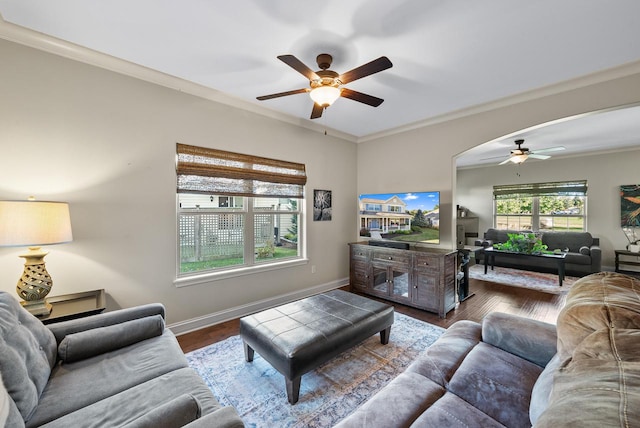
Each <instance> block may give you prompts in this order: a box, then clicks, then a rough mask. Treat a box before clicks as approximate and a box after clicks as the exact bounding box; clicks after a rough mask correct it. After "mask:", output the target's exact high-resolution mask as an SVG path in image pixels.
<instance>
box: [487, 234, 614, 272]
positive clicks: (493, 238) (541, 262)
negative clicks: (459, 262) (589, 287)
mask: <svg viewBox="0 0 640 428" xmlns="http://www.w3.org/2000/svg"><path fill="white" fill-rule="evenodd" d="M512 233H532V232H531V231H522V230H500V229H487V231H486V232H485V233H484V239H480V240H476V241H475V244H476V245H477V246H481V247H490V246H492V245H493V244H496V243H504V242H507V240H508V239H509V236H508V235H509V234H512ZM540 239H541V240H542V243H543V244H544V245H546V246H547V248H548V249H549V250H551V251H553V250H560V251H564V252H566V253H567V255H566V257H565V259H564V261H565V274H566V275H571V276H578V277H581V276H585V275H589V274H592V273H596V272H600V271H601V270H602V250H601V249H600V239H599V238H594V237H593V236H592V235H591V234H590V233H589V232H543V233H541V234H540ZM495 264H496V266H503V267H510V268H516V269H525V270H533V271H539V272H557V263H556V261H555V260H554V259H545V258H528V259H517V260H515V259H510V258H498V257H497V258H496V261H495Z"/></svg>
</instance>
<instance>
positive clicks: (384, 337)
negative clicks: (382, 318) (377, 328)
mask: <svg viewBox="0 0 640 428" xmlns="http://www.w3.org/2000/svg"><path fill="white" fill-rule="evenodd" d="M389 336H391V326H389V327H387V328H385V329H384V330H382V331H381V332H380V343H382V344H383V345H386V344H387V343H389Z"/></svg>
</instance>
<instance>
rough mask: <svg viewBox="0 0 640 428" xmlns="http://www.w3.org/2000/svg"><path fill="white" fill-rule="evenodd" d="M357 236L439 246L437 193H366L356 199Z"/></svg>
mask: <svg viewBox="0 0 640 428" xmlns="http://www.w3.org/2000/svg"><path fill="white" fill-rule="evenodd" d="M358 221H359V222H360V236H366V237H370V238H371V239H372V240H380V239H382V240H392V241H402V242H408V243H424V244H439V243H440V192H398V193H367V194H362V195H360V196H359V197H358Z"/></svg>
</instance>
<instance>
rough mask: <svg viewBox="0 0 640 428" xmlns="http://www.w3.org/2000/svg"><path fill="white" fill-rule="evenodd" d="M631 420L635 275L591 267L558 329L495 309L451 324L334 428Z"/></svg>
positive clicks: (639, 417)
mask: <svg viewBox="0 0 640 428" xmlns="http://www.w3.org/2000/svg"><path fill="white" fill-rule="evenodd" d="M391 338H392V340H393V335H392V336H391ZM639 423H640V280H638V279H636V278H632V277H629V276H625V275H622V274H617V273H613V272H600V273H595V274H592V275H589V276H586V277H584V278H581V279H580V280H578V281H577V282H576V283H575V284H574V285H573V287H572V288H571V290H570V291H569V293H568V296H567V301H566V304H565V307H564V308H563V309H562V311H561V312H560V314H559V316H558V319H557V326H556V325H553V324H547V323H543V322H540V321H535V320H531V319H528V318H522V317H517V316H514V315H509V314H504V313H491V314H489V315H487V316H486V317H485V319H484V320H483V321H482V323H476V322H472V321H458V322H456V323H454V324H453V325H452V326H451V327H450V328H449V329H447V331H446V332H445V333H444V334H443V335H442V336H441V337H440V338H439V339H438V340H437V341H436V342H435V343H434V344H433V345H432V346H430V347H429V348H428V349H427V350H426V351H425V352H424V353H423V354H421V355H420V356H419V357H418V358H417V359H416V360H415V361H414V362H413V363H412V364H411V365H410V366H409V367H408V368H407V369H406V370H405V372H404V373H402V374H400V375H399V376H398V377H397V378H395V379H394V380H393V381H391V382H390V383H389V384H388V385H387V386H386V387H384V388H383V389H382V390H381V391H379V392H378V393H377V394H376V395H374V396H373V397H372V398H371V399H369V400H368V401H367V402H366V403H365V404H363V405H362V406H361V407H360V408H358V409H357V410H356V411H355V412H354V413H353V414H351V415H350V416H348V417H347V418H346V419H344V420H343V421H341V422H340V423H339V424H338V425H337V427H339V428H348V427H368V428H370V427H385V428H391V427H409V426H411V427H454V426H455V427H463V426H464V427H483V428H488V427H501V428H504V427H514V428H516V427H517V428H521V427H528V426H533V427H534V428H557V427H581V428H591V427H593V428H606V427H632V426H639Z"/></svg>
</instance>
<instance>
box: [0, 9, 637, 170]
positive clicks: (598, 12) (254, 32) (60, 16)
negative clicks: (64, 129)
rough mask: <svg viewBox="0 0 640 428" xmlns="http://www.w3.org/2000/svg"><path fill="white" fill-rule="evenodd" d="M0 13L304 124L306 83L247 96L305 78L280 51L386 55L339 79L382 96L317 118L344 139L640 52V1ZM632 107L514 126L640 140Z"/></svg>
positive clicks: (606, 142)
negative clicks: (366, 70) (551, 123)
mask: <svg viewBox="0 0 640 428" xmlns="http://www.w3.org/2000/svg"><path fill="white" fill-rule="evenodd" d="M0 14H2V17H3V18H4V20H5V21H7V22H9V23H12V24H17V25H19V26H23V27H26V28H29V29H31V30H35V31H37V32H41V33H44V34H46V35H50V36H53V37H55V38H59V39H62V40H65V41H68V42H71V43H74V44H77V45H80V46H83V47H87V48H89V49H92V50H95V51H98V52H102V53H106V54H108V55H111V56H114V57H116V58H120V59H124V60H126V61H130V62H132V63H136V64H139V65H143V66H145V67H148V68H150V69H154V70H158V71H162V72H164V73H167V74H169V75H172V76H176V77H179V78H182V79H185V80H188V81H191V82H195V83H198V84H200V85H203V86H205V87H209V88H213V89H215V90H217V91H219V92H220V93H223V94H226V95H229V96H231V97H233V98H235V99H239V100H244V101H246V102H249V103H251V104H252V106H253V105H255V109H257V110H258V111H260V110H262V109H269V110H272V112H271V113H273V112H276V114H278V115H285V117H288V118H293V120H294V121H297V122H298V123H301V124H303V126H304V124H306V123H307V121H309V119H308V118H309V115H310V113H311V107H312V101H311V100H310V99H309V97H308V96H307V95H306V94H298V95H292V96H289V97H283V98H278V99H273V100H268V101H257V100H256V96H259V95H266V94H271V93H275V92H282V91H288V90H292V89H298V88H305V87H307V86H308V81H307V80H306V79H305V77H304V76H302V75H301V74H299V73H297V72H296V71H295V70H293V69H292V68H290V67H288V66H287V65H286V64H284V63H283V62H281V61H279V60H278V59H276V56H278V55H282V54H293V55H295V56H296V57H297V58H299V59H300V60H301V61H303V62H304V63H305V64H307V65H308V66H309V68H311V69H314V70H316V69H317V66H316V64H315V57H316V55H318V54H319V53H325V52H326V53H329V54H331V55H333V57H334V62H333V64H332V67H331V69H332V70H335V71H337V72H338V73H343V72H345V71H347V70H350V69H352V68H355V67H357V66H359V65H361V64H363V63H366V62H369V61H371V60H373V59H375V58H378V57H380V56H382V55H385V56H387V57H388V58H389V59H390V60H391V61H392V62H393V68H391V69H389V70H385V71H382V72H380V73H378V74H375V75H372V76H369V77H366V78H363V79H360V80H357V81H355V82H352V83H350V84H348V85H345V86H346V87H348V88H351V89H354V90H356V91H360V92H364V93H367V94H370V95H374V96H377V97H380V98H383V99H384V100H385V102H384V103H383V104H382V105H381V106H380V107H378V108H373V107H370V106H367V105H364V104H361V103H358V102H355V101H352V100H349V99H344V98H343V99H339V100H338V101H336V103H335V104H334V105H333V106H331V107H330V108H329V109H327V111H325V113H324V115H323V117H322V118H320V119H316V122H320V123H321V124H322V126H323V127H326V128H327V129H330V130H335V131H337V132H339V133H341V134H347V135H348V136H351V137H352V138H351V139H352V140H353V141H366V140H367V139H371V138H374V137H375V136H376V135H381V134H383V133H389V132H394V130H401V129H403V128H406V127H409V126H415V125H416V124H420V123H421V122H426V121H429V120H432V119H434V118H438V117H442V116H443V115H448V114H452V113H455V112H457V111H460V110H463V109H467V108H470V107H474V106H479V105H482V104H484V103H488V102H491V101H495V100H498V99H501V98H505V97H509V96H515V95H517V94H522V93H525V92H527V91H530V90H533V89H538V88H542V87H545V86H549V85H552V84H556V83H559V82H563V81H567V80H570V79H574V78H576V77H580V76H584V75H588V74H591V73H595V72H599V71H602V70H606V69H609V68H612V67H617V66H620V65H623V64H627V63H631V62H635V61H638V60H640V43H638V40H640V25H639V21H638V20H639V17H640V1H638V0H609V1H605V0H561V1H558V0H536V1H530V0H484V1H472V0H403V1H388V0H351V1H349V2H347V1H338V0H325V1H322V2H308V1H307V2H303V1H300V0H269V1H267V0H234V1H224V2H223V1H212V0H209V1H205V0H181V1H168V0H136V1H132V0H92V1H86V0H0ZM637 110H638V109H633V110H630V111H627V112H625V113H624V117H621V118H615V119H614V118H611V119H604V116H603V117H601V119H602V120H601V121H600V122H599V125H597V126H596V125H589V123H590V122H589V120H591V119H595V118H596V117H598V116H599V115H592V116H589V117H587V118H583V119H581V120H583V121H585V122H583V123H582V124H581V126H580V131H579V132H577V133H576V132H575V131H576V127H575V126H573V127H571V126H569V127H568V128H569V129H562V128H563V125H557V127H555V128H549V129H547V130H546V131H544V132H543V131H542V129H538V130H530V131H527V132H524V133H521V134H520V136H523V137H524V138H525V139H527V144H525V145H526V146H527V147H529V148H530V149H531V150H533V151H535V149H540V148H544V147H549V146H558V145H562V146H565V147H567V150H565V151H564V152H562V155H570V154H572V153H573V152H572V149H571V147H574V146H576V143H577V145H578V146H579V147H580V148H581V149H586V148H587V147H588V146H589V145H591V144H594V145H595V147H596V148H597V149H599V150H600V149H603V148H604V147H607V148H608V149H613V148H615V145H617V144H619V143H621V142H622V143H624V144H627V145H628V144H635V145H636V146H637V145H638V144H639V143H638V139H637V137H635V136H638V135H640V132H638V131H639V130H640V120H639V119H638V118H639V116H638V111H637ZM618 113H620V112H618ZM613 116H615V115H614V114H613V113H612V114H611V117H613ZM631 117H633V118H635V119H636V120H634V121H633V122H634V123H633V124H630V123H629V119H630V118H631ZM605 122H606V124H605ZM564 126H565V127H567V124H566V123H565V125H564ZM605 126H613V128H605ZM571 129H573V131H574V132H569V131H570V130H571ZM587 129H589V130H590V132H586V130H587ZM623 130H626V132H623ZM618 134H619V139H620V141H617V140H616V139H614V138H613V135H618ZM632 136H634V137H633V138H635V140H633V141H631V142H630V141H629V140H630V139H632ZM511 137H513V138H511ZM594 137H596V138H594ZM515 138H516V136H509V139H508V140H505V141H502V142H501V143H500V144H498V145H497V146H496V148H492V147H493V146H495V144H494V145H492V146H491V147H489V146H487V147H485V149H484V151H483V149H482V148H477V149H474V150H475V152H473V153H472V154H473V158H474V159H479V158H487V157H493V156H501V155H503V154H504V155H506V154H508V153H509V150H511V149H512V148H514V147H515V146H514V144H513V139H515ZM529 142H530V144H529ZM571 143H573V144H571ZM499 161H500V159H497V161H496V159H493V160H491V162H496V163H497V162H499ZM459 165H461V166H468V165H471V163H470V161H467V163H466V164H465V160H464V158H463V159H461V160H460V163H459Z"/></svg>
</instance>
